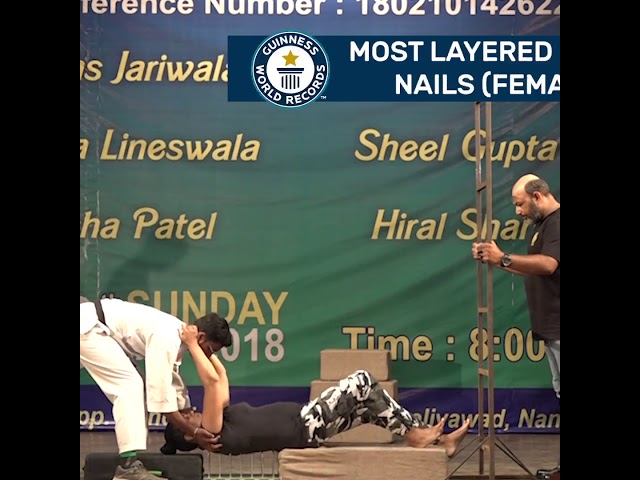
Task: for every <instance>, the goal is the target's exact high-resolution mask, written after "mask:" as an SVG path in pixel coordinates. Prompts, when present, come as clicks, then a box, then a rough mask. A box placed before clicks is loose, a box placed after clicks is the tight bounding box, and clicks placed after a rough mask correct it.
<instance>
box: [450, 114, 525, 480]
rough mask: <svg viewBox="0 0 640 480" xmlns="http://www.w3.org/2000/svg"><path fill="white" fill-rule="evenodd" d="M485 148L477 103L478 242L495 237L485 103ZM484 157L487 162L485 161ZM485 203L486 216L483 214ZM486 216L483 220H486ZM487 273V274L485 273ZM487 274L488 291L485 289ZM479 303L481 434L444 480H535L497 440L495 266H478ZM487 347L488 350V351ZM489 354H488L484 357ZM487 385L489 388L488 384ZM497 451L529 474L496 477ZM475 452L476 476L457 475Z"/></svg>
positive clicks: (459, 452) (489, 142) (489, 146)
mask: <svg viewBox="0 0 640 480" xmlns="http://www.w3.org/2000/svg"><path fill="white" fill-rule="evenodd" d="M484 113H485V144H484V146H485V148H484V155H483V151H482V144H481V138H482V136H481V124H482V104H481V102H476V103H475V104H474V122H475V129H476V142H475V148H476V228H477V232H478V234H477V241H483V240H484V239H487V240H490V239H491V238H493V231H492V220H493V196H492V189H493V181H492V175H491V171H492V169H491V156H492V155H491V143H492V125H491V102H486V103H485V108H484ZM483 157H484V159H483ZM483 160H484V164H485V177H484V178H483V175H482V164H483ZM483 200H484V209H485V210H484V211H485V213H484V216H483V215H482V212H483ZM483 217H484V218H483ZM483 220H484V222H486V225H487V228H486V233H485V232H483ZM485 270H486V272H485ZM485 273H486V289H485ZM477 291H478V293H477V303H478V312H477V313H478V319H477V321H478V346H479V349H478V435H477V437H476V438H475V440H473V441H471V442H469V443H467V444H466V445H465V446H463V447H462V448H460V449H459V450H458V451H457V452H456V455H455V456H458V455H460V454H462V452H463V451H464V450H465V449H467V447H469V446H472V445H473V444H475V447H474V448H473V449H472V450H471V452H470V453H468V454H467V456H466V458H464V460H463V461H462V463H460V465H458V467H456V468H455V469H454V470H453V471H452V472H451V473H450V474H449V475H448V476H447V477H446V479H445V480H448V479H451V478H457V479H489V480H495V479H518V478H525V479H535V478H536V477H535V475H534V474H533V473H531V471H530V470H529V469H528V468H527V467H526V466H525V465H524V464H523V463H522V462H521V461H520V460H519V459H518V458H517V457H516V456H515V455H514V453H513V452H512V451H511V450H510V449H509V448H508V447H507V446H506V445H505V444H504V443H503V442H502V440H500V439H499V438H498V437H496V432H495V425H494V421H493V419H494V413H495V403H494V386H495V382H494V375H493V373H494V353H493V269H492V266H491V265H489V264H487V265H485V264H484V263H482V262H478V265H477ZM485 344H486V345H485ZM485 346H486V349H485ZM485 353H486V355H485ZM485 382H486V385H485ZM485 397H486V407H487V408H486V418H487V422H486V423H487V424H488V427H487V428H486V429H485V425H484V423H485V422H484V418H485ZM496 448H499V449H500V450H501V451H502V452H504V453H505V454H506V455H507V457H509V458H510V459H511V460H512V461H513V462H514V463H516V464H518V465H519V466H520V467H521V468H522V469H523V470H524V471H525V472H527V475H496V468H495V460H496V458H495V456H496ZM476 452H479V458H478V459H479V464H478V474H477V475H454V474H455V472H457V471H458V469H459V468H460V467H462V465H464V464H465V463H466V462H467V461H468V460H469V459H470V458H471V457H472V456H473V455H474V454H475V453H476ZM485 454H488V457H489V461H488V463H489V466H488V470H489V472H488V474H487V473H485Z"/></svg>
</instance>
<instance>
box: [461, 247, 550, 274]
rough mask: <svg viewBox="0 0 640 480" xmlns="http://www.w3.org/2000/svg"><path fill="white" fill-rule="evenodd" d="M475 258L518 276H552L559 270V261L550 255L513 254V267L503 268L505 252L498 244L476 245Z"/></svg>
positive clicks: (474, 249) (473, 250)
mask: <svg viewBox="0 0 640 480" xmlns="http://www.w3.org/2000/svg"><path fill="white" fill-rule="evenodd" d="M472 253H473V258H474V259H476V260H482V262H484V263H488V264H490V265H495V266H498V267H499V268H500V269H502V270H504V271H506V272H510V273H515V274H516V275H551V274H553V272H555V271H556V269H557V268H558V261H557V260H556V259H555V258H553V257H550V256H548V255H543V254H534V255H518V254H511V265H510V266H509V267H502V266H501V265H500V261H501V260H502V257H504V255H505V252H503V251H502V250H500V248H499V247H498V245H496V242H493V241H492V242H490V243H481V242H480V243H474V244H473V247H472Z"/></svg>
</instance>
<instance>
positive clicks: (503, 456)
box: [80, 431, 560, 480]
mask: <svg viewBox="0 0 640 480" xmlns="http://www.w3.org/2000/svg"><path fill="white" fill-rule="evenodd" d="M496 439H497V445H498V447H500V446H501V447H503V448H502V449H501V448H496V454H495V464H494V465H495V470H494V474H495V478H499V479H501V480H502V479H504V480H506V479H510V478H514V479H520V478H527V477H528V473H527V470H529V471H530V472H531V473H533V474H535V472H536V470H538V469H539V468H550V467H552V466H554V465H555V464H556V463H557V460H558V456H559V452H560V435H559V434H502V435H497V436H496ZM163 444H164V442H163V436H162V433H160V432H151V433H150V435H149V448H148V450H147V451H148V452H159V451H160V447H161V446H162V445H163ZM479 444H480V441H479V437H478V436H477V435H476V434H469V435H468V436H467V438H466V439H465V440H464V441H463V442H462V448H461V450H459V451H458V454H457V455H456V456H455V457H454V458H452V459H451V466H450V470H449V472H450V473H451V472H453V470H454V469H455V468H456V467H459V468H458V469H457V470H456V471H455V472H454V473H453V476H454V478H455V477H460V478H462V477H467V478H472V477H474V476H480V474H482V475H481V476H480V478H489V473H490V458H489V455H488V453H485V454H484V455H483V457H484V470H483V471H481V470H480V454H479V451H478V449H477V447H478V445H479ZM485 444H486V442H485ZM474 450H475V453H473V454H472V452H473V451H474ZM505 450H506V452H511V454H512V455H513V459H512V458H510V456H508V453H505ZM116 451H117V447H116V440H115V434H114V433H113V432H95V431H94V432H86V431H83V432H80V480H83V471H82V467H83V466H84V458H85V456H86V455H87V454H88V453H91V452H116ZM191 453H193V452H191ZM469 455H471V456H470V457H469ZM204 456H205V459H204V468H205V478H207V475H211V477H210V478H218V475H219V471H220V470H221V462H224V465H223V468H222V470H223V471H226V470H228V468H229V463H228V458H226V456H221V455H215V454H214V455H208V454H207V453H204ZM209 456H211V457H212V458H208V457H209ZM243 457H245V458H243V459H242V460H243V461H242V464H241V461H240V460H241V459H240V458H239V457H235V458H234V459H232V461H231V468H232V469H233V470H234V472H228V473H243V472H247V471H248V469H252V470H251V471H253V472H256V473H254V475H255V477H251V476H250V475H247V476H243V477H242V478H260V476H263V475H260V472H264V476H265V477H266V476H269V475H270V474H271V472H272V471H276V472H277V467H276V466H275V465H274V459H273V455H272V454H270V453H267V454H255V455H252V456H243ZM250 457H253V458H250ZM518 462H519V463H521V464H522V465H523V466H524V467H525V468H526V469H527V470H525V468H523V467H522V466H520V465H519V463H518ZM258 465H259V466H258ZM235 478H238V477H235Z"/></svg>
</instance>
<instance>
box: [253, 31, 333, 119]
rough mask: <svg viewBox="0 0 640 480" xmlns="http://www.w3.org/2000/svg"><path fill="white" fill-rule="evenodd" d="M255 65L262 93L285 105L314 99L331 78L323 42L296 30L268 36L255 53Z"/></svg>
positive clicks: (255, 74) (278, 103)
mask: <svg viewBox="0 0 640 480" xmlns="http://www.w3.org/2000/svg"><path fill="white" fill-rule="evenodd" d="M251 68H252V73H253V83H254V85H255V87H256V89H257V90H258V92H259V93H260V95H262V97H263V98H264V99H265V100H267V101H269V102H271V103H273V104H274V105H278V106H279V107H284V108H297V107H303V106H304V105H308V104H309V103H311V102H313V101H314V100H316V99H317V98H318V97H319V96H320V94H321V93H322V91H323V90H324V88H325V86H326V85H327V81H328V79H329V59H328V57H327V54H326V52H325V51H324V49H323V48H322V46H321V45H320V43H318V42H317V41H316V40H315V39H314V38H312V37H310V36H309V35H306V34H304V33H300V32H293V31H288V32H281V33H278V34H275V35H272V36H270V37H268V38H267V39H266V40H264V41H263V42H262V43H261V44H260V46H259V47H258V49H257V50H256V53H255V55H254V56H253V61H252V63H251Z"/></svg>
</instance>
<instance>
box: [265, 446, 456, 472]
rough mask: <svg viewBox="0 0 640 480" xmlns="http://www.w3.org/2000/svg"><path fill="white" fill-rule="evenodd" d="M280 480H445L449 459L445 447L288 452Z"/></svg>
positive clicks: (282, 455)
mask: <svg viewBox="0 0 640 480" xmlns="http://www.w3.org/2000/svg"><path fill="white" fill-rule="evenodd" d="M278 462H279V471H280V480H310V479H313V480H340V479H344V480H390V479H394V480H395V479H411V478H420V479H421V480H444V479H445V478H446V477H447V474H448V465H449V459H448V457H447V454H446V453H445V451H444V448H442V447H428V448H412V447H407V446H405V445H404V444H402V445H385V446H375V447H374V446H344V447H342V446H340V447H320V448H304V449H298V450H295V449H285V450H282V451H281V452H280V454H279V455H278Z"/></svg>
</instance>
